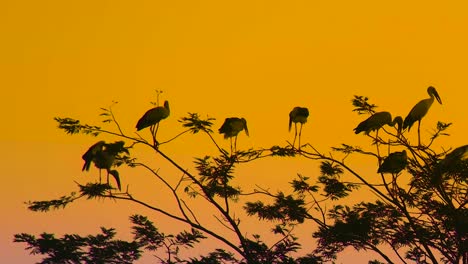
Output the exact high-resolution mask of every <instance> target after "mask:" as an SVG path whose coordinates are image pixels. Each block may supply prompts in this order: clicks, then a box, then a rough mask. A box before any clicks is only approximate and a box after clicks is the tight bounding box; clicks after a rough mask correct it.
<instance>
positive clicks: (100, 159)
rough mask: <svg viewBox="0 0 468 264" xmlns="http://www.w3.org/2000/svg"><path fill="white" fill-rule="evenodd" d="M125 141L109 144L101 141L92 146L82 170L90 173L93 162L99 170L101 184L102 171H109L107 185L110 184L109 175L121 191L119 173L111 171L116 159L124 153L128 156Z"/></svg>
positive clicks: (86, 155)
mask: <svg viewBox="0 0 468 264" xmlns="http://www.w3.org/2000/svg"><path fill="white" fill-rule="evenodd" d="M124 144H125V143H124V142H123V141H117V142H115V143H110V144H107V143H106V142H105V141H99V142H97V143H96V144H94V145H92V146H91V147H90V148H89V149H88V151H86V153H84V154H83V156H82V158H83V160H84V161H85V164H84V165H83V168H82V170H83V171H84V170H86V171H89V168H90V166H91V162H93V163H94V166H96V168H98V169H99V182H101V169H105V170H106V171H107V184H109V174H110V175H112V176H113V177H114V179H115V181H116V182H117V186H118V188H119V190H121V184H120V177H119V172H118V171H116V170H111V168H112V166H113V165H114V162H115V158H116V157H117V156H118V155H119V154H120V153H122V152H125V153H127V154H128V150H127V149H126V148H125V147H124Z"/></svg>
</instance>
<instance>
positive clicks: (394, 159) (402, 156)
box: [377, 150, 408, 173]
mask: <svg viewBox="0 0 468 264" xmlns="http://www.w3.org/2000/svg"><path fill="white" fill-rule="evenodd" d="M406 165H408V156H407V154H406V150H403V151H400V152H393V153H390V155H388V157H386V158H385V159H384V161H383V162H382V164H381V165H380V166H379V169H378V171H377V172H378V173H399V172H400V171H402V170H403V169H404V168H405V167H406Z"/></svg>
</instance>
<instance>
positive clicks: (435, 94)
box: [434, 90, 442, 104]
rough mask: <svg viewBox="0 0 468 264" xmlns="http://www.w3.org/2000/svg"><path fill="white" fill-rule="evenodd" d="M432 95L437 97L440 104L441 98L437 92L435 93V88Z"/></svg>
mask: <svg viewBox="0 0 468 264" xmlns="http://www.w3.org/2000/svg"><path fill="white" fill-rule="evenodd" d="M434 96H435V98H436V99H437V102H439V104H442V99H440V96H439V93H437V91H436V90H434Z"/></svg>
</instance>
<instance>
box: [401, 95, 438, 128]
mask: <svg viewBox="0 0 468 264" xmlns="http://www.w3.org/2000/svg"><path fill="white" fill-rule="evenodd" d="M427 93H428V94H429V96H430V97H429V98H427V99H424V100H421V101H419V102H418V103H417V104H416V105H415V106H414V107H413V108H412V109H411V111H410V112H409V114H408V115H407V116H406V118H405V121H404V122H403V129H406V128H408V131H410V129H411V127H412V126H413V124H414V123H415V122H416V121H418V122H421V120H422V118H423V117H424V116H425V115H426V114H427V112H428V111H429V108H431V105H432V103H433V102H434V99H437V101H438V102H439V103H440V104H442V100H441V99H440V96H439V94H438V93H437V91H436V89H435V88H434V87H432V86H429V88H427Z"/></svg>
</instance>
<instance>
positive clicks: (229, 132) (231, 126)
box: [219, 117, 249, 139]
mask: <svg viewBox="0 0 468 264" xmlns="http://www.w3.org/2000/svg"><path fill="white" fill-rule="evenodd" d="M242 130H245V133H246V134H247V136H248V135H249V129H248V128H247V121H246V120H245V118H238V117H228V118H226V120H224V123H223V125H222V126H221V127H220V128H219V133H220V134H224V138H225V139H227V138H230V137H237V134H239V132H241V131H242Z"/></svg>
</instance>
